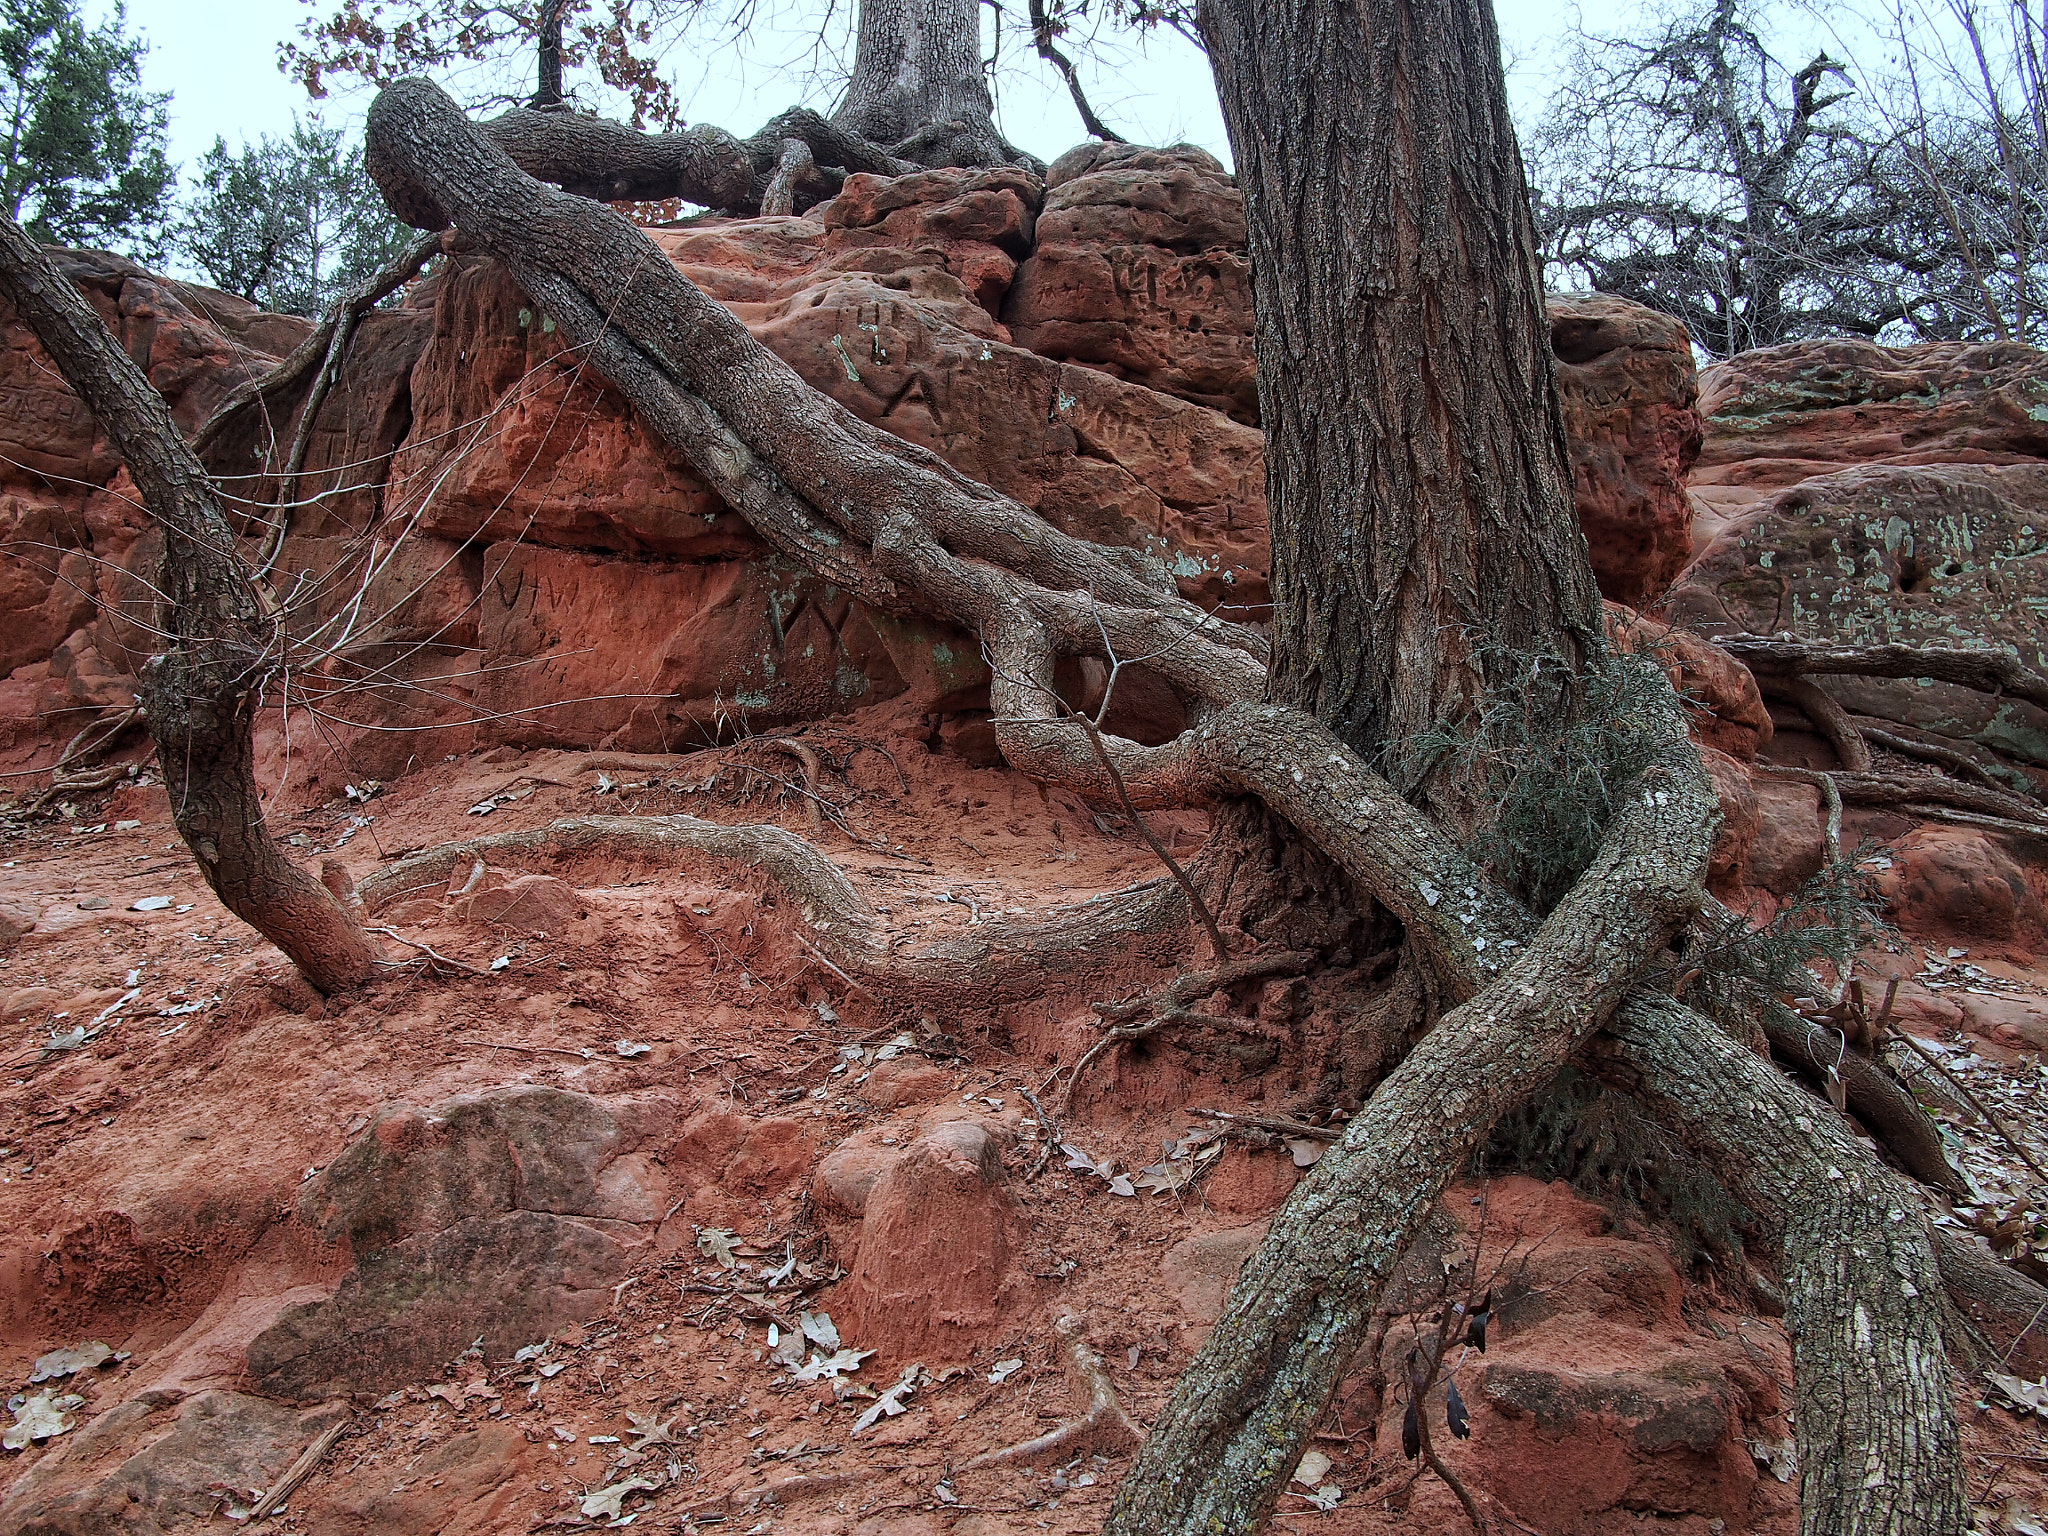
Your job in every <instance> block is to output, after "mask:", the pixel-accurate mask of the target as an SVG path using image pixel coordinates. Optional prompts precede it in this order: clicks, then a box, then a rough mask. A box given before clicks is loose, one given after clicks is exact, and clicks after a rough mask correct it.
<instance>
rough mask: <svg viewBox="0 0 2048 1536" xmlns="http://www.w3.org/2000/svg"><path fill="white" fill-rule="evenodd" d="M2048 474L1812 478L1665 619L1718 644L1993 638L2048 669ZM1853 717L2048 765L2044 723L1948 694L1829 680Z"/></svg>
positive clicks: (1742, 518)
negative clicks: (1758, 637) (2046, 620)
mask: <svg viewBox="0 0 2048 1536" xmlns="http://www.w3.org/2000/svg"><path fill="white" fill-rule="evenodd" d="M2044 506H2048V465H2041V464H2026V465H2017V464H2016V465H2012V466H2009V467H2005V468H1983V467H1972V466H1967V465H1937V466H1932V467H1927V468H1893V467H1887V466H1881V465H1880V466H1870V467H1865V468H1859V469H1848V470H1843V471H1841V472H1839V473H1835V474H1828V475H1823V476H1820V477H1817V478H1815V479H1810V480H1805V481H1802V482H1800V483H1799V484H1797V485H1794V486H1792V487H1790V488H1789V489H1786V490H1783V491H1779V492H1777V493H1775V494H1774V495H1772V496H1771V497H1770V498H1768V499H1767V500H1765V501H1763V502H1761V503H1758V504H1756V505H1755V506H1753V507H1751V508H1750V509H1749V510H1747V511H1745V512H1743V513H1741V514H1740V515H1738V516H1736V517H1733V518H1731V519H1729V520H1728V521H1726V522H1725V523H1724V524H1723V525H1722V526H1721V527H1720V529H1719V531H1718V533H1717V534H1716V535H1715V537H1714V539H1713V541H1712V543H1711V544H1710V545H1709V546H1708V548H1707V549H1706V550H1705V552H1704V553H1703V554H1702V555H1701V556H1700V557H1699V559H1698V560H1696V561H1695V562H1694V563H1693V564H1692V566H1691V567H1689V568H1688V569H1687V570H1686V572H1685V574H1684V575H1683V576H1682V577H1681V578H1680V579H1679V581H1678V583H1677V585H1676V586H1675V587H1674V588H1673V590H1672V591H1671V593H1670V594H1669V595H1668V596H1667V598H1666V599H1665V601H1664V603H1663V605H1662V606H1661V608H1660V610H1659V611H1660V613H1661V614H1662V615H1663V616H1664V617H1666V618H1668V619H1670V620H1671V621H1672V622H1673V623H1674V624H1675V625H1679V626H1682V627H1686V628H1691V629H1695V630H1698V631H1699V632H1701V633H1703V634H1706V635H1710V636H1711V635H1713V634H1716V633H1724V634H1725V633H1729V632H1748V633H1752V634H1774V633H1777V632H1779V631H1782V630H1790V631H1792V632H1793V633H1794V634H1796V635H1798V636H1799V637H1800V638H1802V639H1811V640H1838V641H1843V642H1846V643H1851V644H1875V643H1880V642H1888V641H1897V642H1902V643H1905V644H1920V645H1954V644H1956V643H1958V641H1962V642H1966V643H1969V644H1981V643H1990V644H1994V645H2006V646H2011V647H2013V648H2014V649H2015V650H2016V651H2017V652H2018V654H2019V656H2020V658H2021V660H2022V661H2023V662H2024V663H2025V664H2026V665H2027V666H2029V667H2031V668H2033V669H2035V670H2037V671H2040V670H2048V646H2044V640H2043V636H2044V633H2048V631H2044V628H2043V626H2042V624H2041V622H2040V617H2039V613H2038V612H2037V610H2038V609H2040V608H2041V607H2042V605H2043V604H2048V549H2044V546H2043V545H2042V542H2041V539H2040V537H2039V530H2040V527H2041V525H2042V520H2043V512H2042V509H2043V507H2044ZM1827 688H1828V691H1829V692H1831V693H1833V694H1834V695H1835V696H1836V697H1837V698H1838V699H1839V700H1840V701H1841V702H1842V703H1843V704H1844V705H1846V706H1847V707H1848V708H1849V709H1850V710H1851V711H1853V712H1859V713H1867V714H1873V715H1880V716H1884V717H1887V718H1890V719H1893V720H1899V721H1902V722H1904V723H1906V724H1908V725H1912V726H1916V727H1919V728H1922V729H1926V730H1930V731H1934V732H1936V733H1939V734H1941V735H1947V736H1954V737H1974V738H1976V739H1978V740H1981V741H1982V742H1984V743H1985V744H1987V745H1991V746H1995V747H1997V748H1998V749H1999V750H2001V751H2004V752H2006V753H2009V754H2011V755H2013V756H2017V757H2019V758H2021V759H2022V760H2025V761H2029V762H2033V763H2037V764H2044V765H2048V714H2044V712H2042V711H2040V710H2038V709H2035V708H2034V707H2033V706H2032V705H2029V704H2024V703H2019V702H2015V701H2012V700H2006V699H1997V698H1992V697H1989V696H1987V695H1984V694H1979V693H1975V692H1972V691H1970V690H1967V689H1962V688H1956V687H1952V686H1948V685H1944V684H1931V685H1923V684H1920V683H1918V682H1914V681H1910V680H1908V681H1893V680H1888V679H1883V678H1830V679H1828V680H1827Z"/></svg>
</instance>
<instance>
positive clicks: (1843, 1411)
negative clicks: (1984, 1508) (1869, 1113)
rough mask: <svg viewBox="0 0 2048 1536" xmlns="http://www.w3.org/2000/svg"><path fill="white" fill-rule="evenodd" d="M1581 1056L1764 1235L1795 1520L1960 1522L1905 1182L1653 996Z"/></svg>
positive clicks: (1924, 1259)
mask: <svg viewBox="0 0 2048 1536" xmlns="http://www.w3.org/2000/svg"><path fill="white" fill-rule="evenodd" d="M1592 1059H1593V1063H1594V1064H1595V1065H1596V1066H1597V1068H1598V1070H1599V1071H1600V1072H1601V1074H1602V1076H1604V1077H1606V1078H1607V1079H1608V1080H1609V1081H1610V1082H1612V1083H1615V1084H1617V1085H1618V1086H1621V1087H1624V1088H1625V1089H1627V1090H1628V1091H1629V1092H1631V1093H1634V1094H1636V1095H1637V1096H1638V1097H1640V1098H1642V1099H1643V1100H1645V1101H1646V1102H1647V1103H1648V1104H1649V1105H1650V1106H1651V1107H1652V1108H1653V1109H1654V1110H1655V1112H1656V1114H1657V1116H1658V1118H1659V1119H1660V1120H1661V1121H1662V1122H1663V1123H1664V1124H1665V1125H1667V1126H1670V1127H1672V1128H1673V1129H1675V1130H1676V1131H1677V1132H1678V1134H1679V1135H1680V1136H1682V1137H1683V1138H1684V1139H1685V1140H1687V1141H1688V1142H1690V1143H1691V1144H1692V1145H1693V1146H1695V1147H1697V1148H1699V1149H1701V1150H1702V1151H1703V1152H1705V1153H1706V1154H1707V1155H1708V1156H1710V1157H1711V1158H1712V1159H1713V1162H1714V1166H1715V1167H1716V1168H1719V1169H1722V1170H1725V1171H1726V1175H1727V1177H1728V1178H1729V1179H1730V1182H1731V1184H1732V1186H1733V1190H1734V1193H1735V1194H1736V1196H1737V1197H1738V1198H1739V1199H1741V1200H1742V1202H1743V1203H1744V1204H1745V1205H1747V1206H1748V1207H1749V1208H1750V1209H1751V1210H1753V1211H1756V1212H1759V1213H1761V1214H1762V1215H1763V1216H1764V1218H1765V1219H1766V1220H1767V1221H1770V1222H1772V1223H1773V1224H1775V1225H1776V1227H1777V1229H1778V1236H1779V1241H1780V1242H1781V1243H1782V1245H1783V1248H1784V1255H1785V1273H1784V1283H1785V1291H1786V1297H1787V1302H1788V1306H1787V1309H1786V1318H1785V1322H1786V1328H1787V1331H1788V1332H1789V1333H1790V1334H1791V1336H1792V1362H1793V1377H1794V1382H1795V1386H1796V1389H1797V1406H1798V1413H1797V1422H1796V1426H1795V1430H1796V1434H1797V1438H1798V1446H1799V1465H1800V1469H1801V1472H1802V1481H1801V1489H1800V1529H1801V1530H1802V1531H1803V1532H1805V1533H1807V1536H1823V1533H1826V1536H1837V1533H1847V1532H1854V1533H1857V1536H1865V1533H1869V1536H1878V1533H1882V1536H1916V1533H1922V1532H1940V1533H1954V1532H1960V1531H1962V1530H1963V1529H1964V1527H1965V1525H1966V1524H1967V1510H1966V1501H1965V1499H1964V1497H1963V1480H1962V1458H1961V1455H1960V1452H1959V1450H1958V1442H1957V1438H1956V1426H1955V1418H1954V1415H1953V1413H1952V1411H1951V1409H1950V1406H1949V1372H1948V1357H1947V1355H1946V1354H1945V1353H1944V1351H1943V1347H1942V1344H1943V1341H1942V1331H1941V1322H1942V1317H1941V1308H1940V1307H1939V1305H1938V1304H1937V1303H1938V1298H1939V1297H1940V1294H1941V1284H1942V1274H1941V1272H1940V1271H1939V1270H1938V1269H1937V1268H1936V1266H1935V1258H1934V1251H1933V1248H1932V1246H1931V1240H1930V1237H1929V1224H1928V1219H1927V1213H1926V1210H1925V1207H1924V1204H1923V1202H1922V1200H1921V1198H1920V1196H1919V1195H1918V1193H1917V1192H1916V1191H1914V1190H1913V1189H1911V1188H1910V1187H1908V1186H1907V1185H1906V1184H1905V1183H1904V1181H1903V1180H1901V1179H1899V1178H1898V1177H1897V1175H1895V1174H1892V1173H1890V1172H1889V1171H1887V1170H1886V1169H1885V1168H1883V1167H1882V1166H1881V1165H1879V1164H1878V1163H1877V1161H1876V1160H1875V1159H1874V1158H1872V1157H1871V1156H1870V1154H1869V1153H1868V1152H1866V1151H1865V1150H1864V1149H1863V1148H1862V1147H1861V1146H1859V1145H1858V1144H1857V1142H1856V1141H1855V1140H1854V1139H1853V1138H1852V1137H1851V1136H1850V1135H1849V1134H1848V1131H1847V1129H1846V1128H1845V1127H1844V1126H1843V1125H1842V1124H1841V1122H1840V1121H1838V1120H1837V1119H1836V1118H1835V1117H1834V1116H1832V1115H1830V1114H1827V1113H1826V1112H1825V1111H1823V1110H1822V1109H1821V1108H1820V1106H1819V1105H1817V1104H1815V1103H1814V1102H1813V1101H1812V1100H1811V1099H1808V1098H1806V1097H1805V1096H1803V1095H1802V1094H1800V1093H1799V1092H1798V1091H1797V1090H1795V1089H1794V1088H1793V1087H1792V1085H1791V1084H1789V1083H1787V1082H1786V1081H1785V1079H1784V1078H1782V1077H1781V1076H1779V1075H1778V1074H1777V1073H1776V1072H1773V1071H1771V1070H1770V1068H1769V1067H1768V1066H1766V1065H1765V1064H1764V1063H1763V1062H1762V1061H1760V1060H1759V1059H1758V1058H1757V1057H1756V1055H1755V1054H1754V1053H1753V1052H1751V1051H1749V1050H1747V1049H1745V1048H1744V1047H1742V1046H1741V1045H1738V1044H1737V1043H1736V1042H1735V1041H1734V1040H1732V1039H1730V1038H1729V1037H1728V1036H1727V1035H1725V1034H1724V1033H1722V1032H1721V1031H1720V1030H1719V1029H1717V1028H1715V1027H1714V1026H1713V1025H1712V1024H1711V1023H1709V1022H1708V1021H1707V1020H1705V1019H1703V1018H1701V1017H1700V1016H1699V1015H1698V1014H1696V1013H1693V1012H1692V1011H1691V1010H1690V1009H1687V1008H1684V1007H1682V1006H1681V1005H1679V1004H1678V1003H1675V1002H1672V1001H1671V1000H1669V999H1656V998H1651V997H1647V996H1643V997H1637V998H1635V999H1632V1000H1631V1001H1630V1003H1629V1004H1628V1006H1626V1007H1624V1008H1623V1009H1622V1010H1621V1011H1620V1012H1619V1014H1618V1015H1617V1016H1616V1018H1615V1021H1614V1023H1613V1024H1611V1025H1610V1026H1609V1033H1608V1036H1607V1037H1605V1038H1603V1039H1602V1040H1601V1041H1599V1042H1598V1043H1597V1044H1596V1045H1595V1047H1594V1050H1593V1052H1592Z"/></svg>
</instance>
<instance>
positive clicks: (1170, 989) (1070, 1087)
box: [1046, 950, 1314, 1114]
mask: <svg viewBox="0 0 2048 1536" xmlns="http://www.w3.org/2000/svg"><path fill="white" fill-rule="evenodd" d="M1219 953H1220V951H1219ZM1313 959H1314V957H1313V956H1311V955H1308V954H1304V953H1300V952H1297V951H1293V950H1280V951H1276V952H1274V953H1272V954H1266V955H1247V956H1245V957H1243V958H1242V959H1238V960H1230V959H1227V958H1226V959H1224V960H1223V961H1222V963H1220V964H1219V965H1217V966H1216V967H1215V968H1214V969H1213V970H1207V971H1195V972H1193V973H1191V974H1189V975H1186V976H1182V977H1180V978H1178V979H1177V980H1175V981H1172V982H1170V983H1168V984H1167V985H1166V986H1164V987H1162V988H1160V989H1159V990H1158V991H1157V992H1154V993H1151V994H1149V995H1147V996H1145V997H1141V998H1135V999H1133V1000H1131V1001H1129V1002H1122V1003H1094V1004H1091V1005H1090V1006H1091V1007H1092V1008H1093V1009H1094V1010H1095V1012H1097V1013H1099V1014H1101V1015H1102V1016H1103V1017H1104V1018H1115V1019H1137V1020H1139V1021H1140V1022H1137V1023H1128V1024H1118V1025H1116V1026H1114V1027H1113V1028H1111V1029H1109V1030H1108V1031H1107V1032H1105V1033H1104V1034H1103V1036H1102V1037H1101V1038H1100V1039H1099V1040H1097V1041H1096V1042H1095V1043H1094V1044H1093V1045H1091V1046H1089V1047H1088V1049H1087V1050H1086V1051H1085V1052H1083V1053H1082V1055H1081V1059H1080V1060H1079V1061H1077V1062H1075V1063H1074V1066H1073V1070H1072V1071H1071V1072H1070V1073H1068V1075H1067V1085H1066V1087H1065V1088H1063V1089H1062V1090H1061V1091H1060V1112H1061V1113H1062V1114H1064V1113H1066V1112H1067V1111H1068V1110H1070V1109H1072V1108H1073V1104H1074V1090H1075V1089H1076V1088H1078V1087H1079V1086H1080V1083H1081V1074H1082V1073H1084V1072H1086V1071H1087V1070H1088V1068H1089V1066H1090V1065H1092V1064H1093V1063H1094V1061H1095V1058H1096V1057H1098V1056H1100V1055H1102V1054H1103V1052H1105V1051H1107V1050H1109V1049H1111V1048H1112V1047H1114V1046H1118V1045H1122V1044H1124V1043H1125V1042H1127V1041H1131V1040H1142V1039H1144V1038H1145V1036H1147V1035H1152V1034H1157V1033H1158V1032H1159V1031H1160V1030H1162V1029H1165V1028H1167V1027H1168V1026H1169V1025H1175V1024H1195V1025H1203V1024H1206V1025H1209V1026H1211V1027H1214V1028H1222V1029H1245V1028H1248V1026H1246V1025H1244V1024H1242V1023H1240V1022H1239V1021H1238V1020H1235V1019H1225V1018H1219V1017H1217V1016H1216V1015H1214V1014H1208V1013H1198V1012H1196V1011H1194V1010H1193V1009H1192V1008H1191V1007H1190V1006H1189V1005H1190V1004H1192V1003H1194V1002H1195V1001H1196V1000H1197V999H1199V998H1203V997H1207V996H1208V995H1209V994H1210V993H1211V992H1214V991H1215V990H1216V989H1217V988H1218V987H1227V986H1234V985H1236V984H1237V983H1239V982H1243V981H1254V980H1257V979H1259V978H1261V977H1266V976H1276V975H1284V976H1299V975H1300V974H1301V973H1302V972H1303V971H1305V970H1307V969H1308V967H1309V965H1310V963H1311V962H1312V960H1313ZM1147 1013H1151V1014H1153V1017H1151V1018H1150V1019H1145V1018H1143V1017H1142V1016H1143V1015H1144V1014H1147ZM1058 1075H1059V1074H1058V1073H1057V1072H1055V1073H1054V1074H1053V1078H1057V1077H1058ZM1053 1078H1048V1079H1047V1080H1046V1085H1047V1086H1048V1087H1050V1086H1051V1084H1052V1081H1053Z"/></svg>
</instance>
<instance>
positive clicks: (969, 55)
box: [832, 0, 1017, 166]
mask: <svg viewBox="0 0 2048 1536" xmlns="http://www.w3.org/2000/svg"><path fill="white" fill-rule="evenodd" d="M832 122H833V125H834V126H835V127H838V128H843V129H845V130H846V131H847V132H849V133H857V134H859V135H860V136H861V137H862V138H864V139H867V140H869V141H870V142H872V143H875V144H881V145H885V146H893V147H894V148H895V150H896V153H898V154H900V155H902V156H903V157H904V158H905V159H906V160H915V161H917V162H918V163H919V164H920V165H927V166H940V165H1003V164H1007V163H1009V162H1010V161H1012V160H1013V159H1015V157H1016V154H1017V151H1016V150H1015V149H1013V148H1012V147H1011V146H1009V145H1008V144H1006V143H1004V141H1003V136H1002V135H1001V134H1000V133H998V132H997V131H996V126H995V102H994V100H993V99H992V98H991V97H990V95H989V92H988V80H987V79H986V77H985V76H984V75H983V74H982V69H981V6H980V3H979V0H861V7H860V31H859V34H858V37H857V40H856V43H855V53H854V64H853V79H852V80H851V81H849V82H848V83H847V87H846V99H845V100H844V101H842V102H841V103H840V104H839V108H838V110H837V111H835V112H834V113H833V114H832Z"/></svg>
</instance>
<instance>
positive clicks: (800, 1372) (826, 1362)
mask: <svg viewBox="0 0 2048 1536" xmlns="http://www.w3.org/2000/svg"><path fill="white" fill-rule="evenodd" d="M873 1353H874V1351H873V1350H872V1349H842V1350H840V1351H839V1352H838V1353H836V1354H834V1355H832V1356H830V1357H829V1358H828V1357H827V1356H825V1355H813V1356H811V1358H810V1360H809V1361H808V1362H807V1363H805V1364H803V1365H800V1366H798V1367H797V1368H796V1379H797V1380H798V1381H822V1380H823V1379H824V1378H826V1377H828V1376H842V1375H844V1374H845V1373H846V1372H848V1371H857V1370H859V1369H860V1363H861V1361H863V1360H865V1359H867V1357H868V1356H869V1355H872V1354H873Z"/></svg>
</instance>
